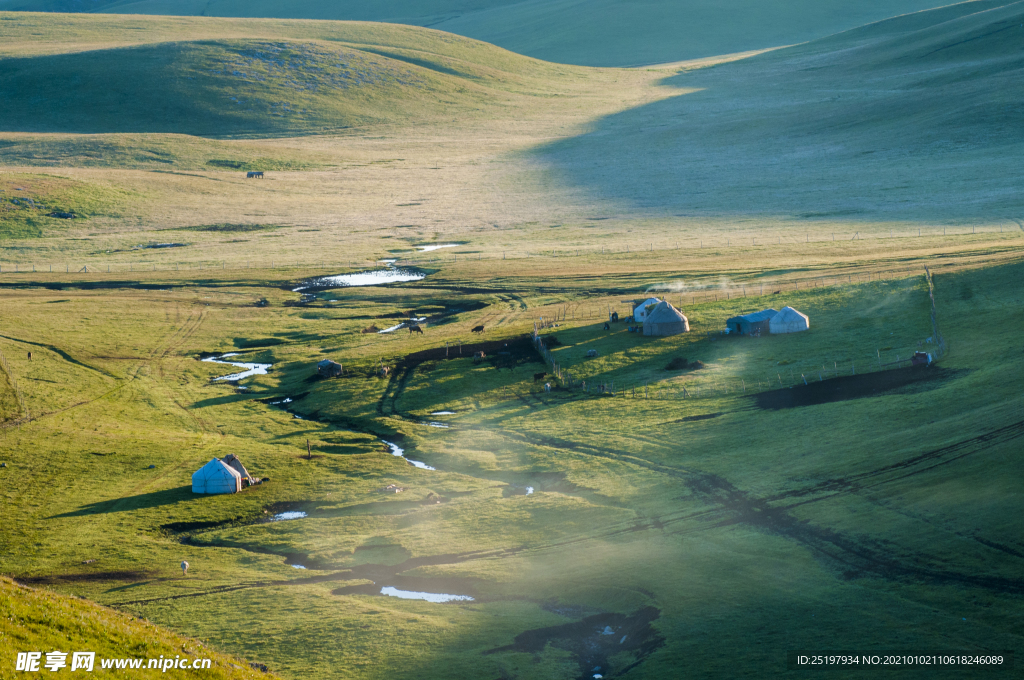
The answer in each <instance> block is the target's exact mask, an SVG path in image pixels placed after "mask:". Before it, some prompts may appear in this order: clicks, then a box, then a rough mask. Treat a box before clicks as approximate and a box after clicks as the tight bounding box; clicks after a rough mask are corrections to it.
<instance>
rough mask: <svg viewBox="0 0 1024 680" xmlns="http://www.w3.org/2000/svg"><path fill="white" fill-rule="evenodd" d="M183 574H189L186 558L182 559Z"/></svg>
mask: <svg viewBox="0 0 1024 680" xmlns="http://www.w3.org/2000/svg"><path fill="white" fill-rule="evenodd" d="M181 575H182V576H188V562H186V561H185V560H182V561H181Z"/></svg>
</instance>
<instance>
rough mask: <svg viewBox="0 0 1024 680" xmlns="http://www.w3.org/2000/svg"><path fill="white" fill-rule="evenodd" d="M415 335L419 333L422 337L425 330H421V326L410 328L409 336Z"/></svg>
mask: <svg viewBox="0 0 1024 680" xmlns="http://www.w3.org/2000/svg"><path fill="white" fill-rule="evenodd" d="M413 333H419V334H420V335H422V334H423V329H422V328H420V327H419V326H409V335H412V334H413Z"/></svg>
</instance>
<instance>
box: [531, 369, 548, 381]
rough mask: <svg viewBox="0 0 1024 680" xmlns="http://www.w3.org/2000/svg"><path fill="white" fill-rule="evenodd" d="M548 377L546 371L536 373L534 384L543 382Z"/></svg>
mask: <svg viewBox="0 0 1024 680" xmlns="http://www.w3.org/2000/svg"><path fill="white" fill-rule="evenodd" d="M546 375H547V372H546V371H541V372H540V373H534V374H533V382H537V381H538V380H543V379H544V376H546Z"/></svg>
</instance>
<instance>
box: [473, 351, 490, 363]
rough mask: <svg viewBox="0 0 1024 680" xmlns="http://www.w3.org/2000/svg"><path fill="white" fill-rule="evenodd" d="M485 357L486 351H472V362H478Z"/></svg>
mask: <svg viewBox="0 0 1024 680" xmlns="http://www.w3.org/2000/svg"><path fill="white" fill-rule="evenodd" d="M485 358H487V353H486V352H474V353H473V363H474V364H479V363H480V362H481V361H483V360H484V359H485Z"/></svg>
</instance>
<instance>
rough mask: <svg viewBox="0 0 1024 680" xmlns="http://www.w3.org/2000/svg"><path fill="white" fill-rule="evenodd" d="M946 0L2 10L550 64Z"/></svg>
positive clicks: (721, 47)
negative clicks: (291, 23) (364, 39)
mask: <svg viewBox="0 0 1024 680" xmlns="http://www.w3.org/2000/svg"><path fill="white" fill-rule="evenodd" d="M941 4H943V3H942V0H860V1H859V2H855V1H852V0H640V1H636V0H366V1H358V2H357V1H356V0H334V1H333V2H325V1H323V0H0V10H28V11H51V12H112V13H124V14H166V15H203V16H222V17H278V18H306V19H344V20H357V21H383V22H392V23H402V24H412V25H418V26H430V27H432V28H437V29H440V30H443V31H449V32H452V33H456V34H459V35H464V36H467V37H471V38H476V39H478V40H483V41H486V42H489V43H493V44H496V45H499V46H501V47H504V48H506V49H509V50H512V51H514V52H518V53H520V54H526V55H529V56H532V57H536V58H538V59H544V60H547V61H553V62H559V63H569V64H581V65H589V66H630V65H638V64H651V63H664V62H671V61H679V60H683V59H695V58H700V57H707V56H712V55H718V54H728V53H733V52H740V51H746V50H754V49H761V48H765V47H774V46H778V45H790V44H794V43H798V42H803V41H806V40H811V39H814V38H820V37H823V36H826V35H829V34H832V33H836V32H838V31H843V30H846V29H850V28H853V27H855V26H860V25H862V24H865V23H868V22H872V21H878V20H881V19H885V18H887V17H891V16H895V15H898V14H903V13H907V12H915V11H918V10H922V9H926V8H929V7H935V6H938V5H941Z"/></svg>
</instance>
